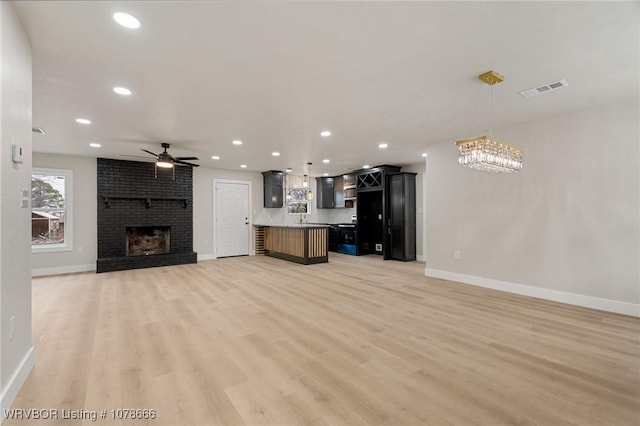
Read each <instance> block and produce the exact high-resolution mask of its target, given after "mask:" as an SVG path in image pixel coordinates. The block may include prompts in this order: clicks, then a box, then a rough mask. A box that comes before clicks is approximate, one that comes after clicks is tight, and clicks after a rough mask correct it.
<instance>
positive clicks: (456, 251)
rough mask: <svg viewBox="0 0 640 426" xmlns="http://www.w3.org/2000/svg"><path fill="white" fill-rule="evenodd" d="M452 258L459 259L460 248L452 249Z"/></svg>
mask: <svg viewBox="0 0 640 426" xmlns="http://www.w3.org/2000/svg"><path fill="white" fill-rule="evenodd" d="M453 258H454V259H455V260H460V259H461V256H460V250H454V251H453Z"/></svg>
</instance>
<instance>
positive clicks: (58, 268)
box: [31, 263, 96, 277]
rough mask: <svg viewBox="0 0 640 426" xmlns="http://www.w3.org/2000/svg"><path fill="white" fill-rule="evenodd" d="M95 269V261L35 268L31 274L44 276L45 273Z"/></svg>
mask: <svg viewBox="0 0 640 426" xmlns="http://www.w3.org/2000/svg"><path fill="white" fill-rule="evenodd" d="M95 270H96V264H95V263H88V264H86V265H71V266H56V267H53V268H34V269H32V270H31V276H32V277H42V276H45V275H60V274H73V273H75V272H89V271H95Z"/></svg>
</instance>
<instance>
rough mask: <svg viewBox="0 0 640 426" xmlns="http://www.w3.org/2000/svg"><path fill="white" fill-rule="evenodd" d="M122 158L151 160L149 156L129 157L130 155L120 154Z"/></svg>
mask: <svg viewBox="0 0 640 426" xmlns="http://www.w3.org/2000/svg"><path fill="white" fill-rule="evenodd" d="M120 157H130V158H143V159H145V160H151V158H149V156H148V155H129V154H120Z"/></svg>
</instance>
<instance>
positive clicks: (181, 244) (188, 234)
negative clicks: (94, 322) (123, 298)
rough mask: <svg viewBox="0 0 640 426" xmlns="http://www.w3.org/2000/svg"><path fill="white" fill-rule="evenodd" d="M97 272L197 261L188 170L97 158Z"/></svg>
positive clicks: (186, 168)
mask: <svg viewBox="0 0 640 426" xmlns="http://www.w3.org/2000/svg"><path fill="white" fill-rule="evenodd" d="M97 172H98V179H97V181H98V191H97V192H98V200H97V202H98V259H97V261H96V271H97V272H109V271H118V270H125V269H138V268H150V267H155V266H168V265H180V264H185V263H196V262H197V254H196V253H195V252H194V251H193V169H192V168H191V167H176V168H175V179H174V176H173V171H172V170H158V172H157V177H154V176H155V171H154V165H153V163H143V162H137V161H123V160H111V159H105V158H98V170H97Z"/></svg>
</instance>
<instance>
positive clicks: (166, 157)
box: [142, 143, 200, 169]
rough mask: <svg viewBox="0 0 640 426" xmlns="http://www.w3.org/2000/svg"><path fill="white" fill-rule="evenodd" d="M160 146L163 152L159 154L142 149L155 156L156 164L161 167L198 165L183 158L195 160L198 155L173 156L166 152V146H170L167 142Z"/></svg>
mask: <svg viewBox="0 0 640 426" xmlns="http://www.w3.org/2000/svg"><path fill="white" fill-rule="evenodd" d="M161 146H162V147H163V148H164V152H161V153H160V154H156V153H154V152H151V151H148V150H146V149H143V150H142V151H144V152H146V153H148V154H151V155H153V156H154V157H156V159H157V160H156V166H158V167H163V168H166V169H170V168H172V167H173V166H174V165H175V166H189V167H200V165H199V164H194V163H189V162H187V161H185V160H197V159H198V157H174V156H173V155H171V154H169V153H168V152H167V148H169V147H170V145H169V144H168V143H162V144H161Z"/></svg>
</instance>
